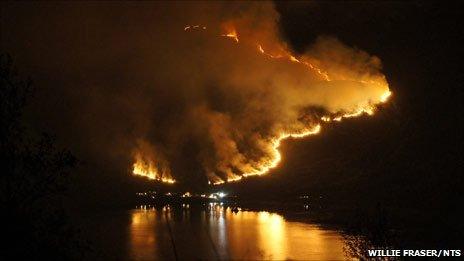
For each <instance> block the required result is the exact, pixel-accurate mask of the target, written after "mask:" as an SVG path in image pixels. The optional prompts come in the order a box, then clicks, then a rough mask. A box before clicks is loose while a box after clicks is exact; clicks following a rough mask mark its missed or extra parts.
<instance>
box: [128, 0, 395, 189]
mask: <svg viewBox="0 0 464 261" xmlns="http://www.w3.org/2000/svg"><path fill="white" fill-rule="evenodd" d="M215 8H217V9H216V10H215ZM215 8H214V7H210V9H209V12H212V15H208V16H209V17H208V19H207V21H204V19H202V18H201V17H202V15H204V13H203V12H201V11H199V10H197V9H201V8H198V7H197V8H194V11H195V12H193V13H189V14H190V19H191V21H189V23H188V24H187V25H186V26H185V27H183V30H181V28H180V27H178V28H176V27H171V28H170V29H173V30H176V29H177V31H178V32H172V34H173V35H177V34H178V33H179V32H180V33H182V35H178V36H176V37H175V39H170V40H169V41H166V43H167V44H168V45H169V47H168V48H167V49H166V50H163V53H159V54H158V55H159V56H157V58H158V59H160V60H162V61H168V62H166V63H165V64H164V63H163V64H162V65H161V66H162V67H161V68H158V70H156V71H154V72H153V74H154V75H157V77H156V79H155V82H153V84H154V86H153V88H154V90H155V89H158V91H160V90H161V89H163V88H166V86H171V87H169V88H170V91H169V92H170V96H171V97H169V99H168V100H164V99H156V98H155V99H156V100H155V101H154V102H155V103H157V104H162V107H164V108H165V109H167V110H168V111H167V112H166V113H165V114H161V115H159V117H158V118H156V119H155V120H153V118H148V119H147V120H148V121H149V120H150V119H151V120H153V123H154V126H152V128H149V129H147V131H146V133H143V134H142V137H141V138H142V139H143V140H144V141H145V142H146V143H149V144H158V143H160V144H162V146H160V147H158V146H157V148H156V149H155V150H156V151H157V154H158V155H159V156H158V157H155V156H153V157H148V156H147V158H145V159H142V158H141V157H140V156H136V159H135V160H136V164H141V163H142V164H145V165H149V164H154V165H159V167H158V169H159V170H158V171H156V170H155V169H152V170H151V177H152V178H155V179H162V178H168V179H172V178H173V176H174V178H175V179H179V180H182V179H183V177H185V176H188V175H197V174H198V173H192V171H191V170H190V169H182V168H177V170H176V171H171V172H169V171H165V170H163V171H162V169H166V168H168V167H166V166H167V165H168V164H167V163H163V162H165V161H167V162H170V165H173V166H182V165H183V162H182V161H194V162H195V163H194V164H193V165H197V166H201V168H200V169H199V170H198V172H200V173H202V174H203V175H205V176H206V177H207V179H208V180H209V182H211V183H213V184H219V183H222V182H224V181H229V182H231V181H236V180H240V179H241V178H242V177H244V176H245V177H246V176H251V175H261V174H265V173H266V172H267V171H268V170H269V169H270V168H273V167H275V166H276V165H277V164H278V162H279V161H280V154H279V152H278V150H277V148H278V145H279V144H280V141H281V140H282V139H284V138H287V137H302V136H306V135H309V134H314V133H317V132H318V131H319V129H320V123H321V122H322V121H331V120H332V119H333V120H340V119H341V118H343V117H353V116H358V115H360V114H362V113H368V114H372V113H373V111H374V109H375V105H376V104H378V103H381V102H383V101H384V99H385V97H384V96H385V95H389V92H388V84H387V82H386V80H385V77H384V76H383V75H382V74H381V73H380V67H381V64H380V60H379V59H378V58H376V57H373V56H370V55H368V54H367V53H365V52H363V51H360V50H356V49H353V48H350V47H348V46H346V45H344V44H343V43H341V42H340V41H338V40H337V39H335V38H330V37H320V38H318V39H317V41H316V42H315V43H314V44H313V45H312V46H310V47H309V48H308V50H307V52H306V53H305V54H304V55H302V56H301V57H295V56H294V55H293V54H292V52H291V50H290V49H289V47H288V45H287V44H286V43H285V41H283V39H282V38H281V37H280V36H279V33H278V20H279V16H278V13H277V12H276V11H275V9H274V7H273V5H272V3H269V2H266V3H233V4H231V3H227V4H221V5H219V6H216V7H215ZM211 9H213V10H211ZM181 10H182V11H184V9H183V8H181ZM196 12H198V13H196ZM209 14H211V13H209ZM161 41H163V39H161ZM172 106H174V107H175V108H171V107H172ZM173 110H175V111H176V113H172V111H173ZM147 116H148V115H147ZM158 126H160V129H161V130H162V133H159V132H158V131H156V130H154V129H157V128H158ZM153 128H154V129H153ZM186 146H188V147H190V149H189V150H188V152H187V153H185V149H186V148H185V147H186ZM150 151H151V150H149V151H148V152H145V150H144V149H143V148H141V147H137V148H136V149H135V154H136V155H152V154H153V153H151V152H150ZM179 153H180V154H181V155H180V156H179ZM175 160H180V161H181V162H175ZM170 173H172V174H173V176H171V174H170ZM136 174H137V173H136ZM138 174H141V175H144V173H138Z"/></svg>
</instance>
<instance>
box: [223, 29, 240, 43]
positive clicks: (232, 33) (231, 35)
mask: <svg viewBox="0 0 464 261" xmlns="http://www.w3.org/2000/svg"><path fill="white" fill-rule="evenodd" d="M221 36H224V37H229V38H231V39H233V40H234V41H235V42H237V43H238V34H237V31H236V30H235V28H231V29H230V30H229V32H227V33H225V34H222V35H221Z"/></svg>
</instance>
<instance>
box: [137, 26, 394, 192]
mask: <svg viewBox="0 0 464 261" xmlns="http://www.w3.org/2000/svg"><path fill="white" fill-rule="evenodd" d="M194 29H203V30H205V29H206V27H205V26H200V25H193V26H192V25H187V26H185V27H184V31H188V30H194ZM224 29H225V32H224V33H223V34H221V35H220V36H222V37H227V38H230V39H231V40H233V41H235V42H236V43H239V42H240V40H239V34H238V32H237V30H236V29H235V27H233V26H231V25H230V24H228V25H227V27H226V28H224ZM245 44H246V43H245ZM253 44H254V46H256V47H257V51H258V52H259V53H261V54H262V55H264V56H266V57H268V58H270V59H286V60H288V61H290V62H294V63H298V64H301V65H303V66H305V67H306V68H307V69H308V70H310V71H312V72H315V73H316V74H317V75H319V77H320V79H321V80H322V81H328V82H330V81H332V80H333V79H332V78H334V80H350V79H344V78H343V77H340V75H331V76H332V77H330V76H329V72H328V71H325V70H323V69H321V68H319V67H318V66H317V65H316V64H317V61H310V60H309V59H310V58H308V57H304V58H297V57H295V56H294V55H292V54H291V52H290V51H289V50H287V49H286V48H285V47H282V46H280V47H279V48H278V50H277V51H276V50H272V51H267V50H265V48H264V47H263V45H261V44H260V43H253ZM303 59H304V60H303ZM358 82H360V83H363V84H373V85H380V86H382V87H385V89H386V91H385V92H383V93H382V94H381V95H380V96H379V97H378V100H376V101H370V102H369V103H366V104H363V105H360V106H359V107H357V108H353V109H352V110H350V111H345V112H344V113H342V114H341V113H339V112H337V113H332V114H330V113H329V114H328V115H323V116H321V117H320V118H319V120H320V122H321V123H322V122H332V121H337V122H338V121H341V120H342V119H345V118H353V117H358V116H360V115H363V114H367V115H373V114H374V113H375V109H376V105H377V104H379V103H385V102H387V101H388V99H389V98H390V97H391V95H392V92H391V91H390V90H389V89H388V84H386V83H385V82H382V81H381V80H380V81H378V82H375V81H363V80H358ZM320 131H321V124H316V125H312V126H309V127H306V128H303V129H302V130H296V131H292V132H282V133H279V134H277V135H276V136H275V137H272V138H270V140H269V144H270V155H269V156H267V157H265V158H263V159H261V160H260V161H259V162H258V163H256V164H257V166H253V167H251V168H250V169H251V170H249V171H248V172H246V173H243V174H242V175H236V174H228V177H227V178H225V179H222V178H220V177H219V176H217V175H215V174H214V173H210V175H208V179H209V181H208V184H212V185H220V184H224V183H226V182H228V183H230V182H238V181H240V180H242V179H243V178H246V177H250V176H261V175H265V174H267V173H269V171H270V170H271V169H273V168H275V167H277V166H278V164H279V163H280V162H281V160H282V155H281V153H280V151H279V147H280V144H281V142H282V141H283V140H286V139H289V138H294V139H297V138H304V137H307V136H310V135H316V134H318V133H319V132H320ZM148 162H149V163H147V162H146V161H144V160H142V158H141V157H138V158H137V159H136V162H135V163H134V165H133V174H134V175H139V176H144V177H147V178H149V179H152V180H157V181H160V182H164V183H171V184H172V183H175V180H174V179H172V178H171V177H170V175H169V174H168V175H167V174H166V173H163V174H161V173H160V171H159V169H158V168H157V167H156V166H155V165H154V164H153V163H152V162H151V161H148Z"/></svg>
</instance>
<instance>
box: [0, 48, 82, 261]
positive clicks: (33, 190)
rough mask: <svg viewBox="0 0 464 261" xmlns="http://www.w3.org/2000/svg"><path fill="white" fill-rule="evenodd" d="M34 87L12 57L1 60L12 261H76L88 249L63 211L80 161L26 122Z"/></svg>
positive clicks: (4, 215)
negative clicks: (70, 178) (28, 260)
mask: <svg viewBox="0 0 464 261" xmlns="http://www.w3.org/2000/svg"><path fill="white" fill-rule="evenodd" d="M32 91H33V90H32V84H31V81H29V80H26V81H25V80H21V79H20V78H19V77H18V76H17V73H16V71H15V69H14V67H13V65H12V59H11V58H10V57H9V56H7V55H1V56H0V158H1V162H2V163H1V164H2V166H1V171H0V172H1V176H0V201H1V203H0V205H1V208H2V210H1V211H0V212H1V214H0V215H1V222H2V223H1V224H2V227H3V229H2V237H3V239H4V240H3V243H2V244H0V245H1V246H2V248H3V249H2V250H1V251H0V259H1V256H3V257H5V258H9V259H14V260H18V259H22V258H33V259H41V258H47V259H50V258H53V259H76V258H80V257H81V253H83V252H84V251H83V244H81V243H80V241H79V240H77V236H76V231H75V230H74V229H73V228H72V227H71V226H70V225H69V221H68V219H67V218H66V215H65V213H64V210H63V207H62V203H61V200H62V195H63V193H62V192H63V191H64V190H65V188H66V182H67V177H68V176H69V174H70V171H71V170H72V169H73V168H74V167H75V165H76V159H75V157H74V156H73V155H72V154H71V153H70V152H69V151H67V150H59V149H57V148H56V146H55V142H54V139H53V137H51V136H50V135H47V134H44V133H36V132H35V131H34V130H33V129H32V128H29V127H28V126H27V124H26V123H25V122H24V116H23V114H24V108H25V105H26V101H27V99H28V98H30V97H31V96H32Z"/></svg>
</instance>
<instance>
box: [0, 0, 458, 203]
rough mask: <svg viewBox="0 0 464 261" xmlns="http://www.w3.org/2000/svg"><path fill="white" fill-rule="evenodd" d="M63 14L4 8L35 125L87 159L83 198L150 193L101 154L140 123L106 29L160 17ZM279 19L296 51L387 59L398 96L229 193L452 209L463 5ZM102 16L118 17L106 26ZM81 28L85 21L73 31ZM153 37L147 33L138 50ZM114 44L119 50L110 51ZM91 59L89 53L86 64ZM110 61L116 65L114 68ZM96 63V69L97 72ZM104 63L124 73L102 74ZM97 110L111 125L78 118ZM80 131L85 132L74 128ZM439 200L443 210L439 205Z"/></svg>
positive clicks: (320, 10)
mask: <svg viewBox="0 0 464 261" xmlns="http://www.w3.org/2000/svg"><path fill="white" fill-rule="evenodd" d="M64 5H66V4H63V3H61V4H56V5H55V4H51V3H47V4H41V3H3V4H2V10H1V22H2V23H1V49H2V52H3V51H4V52H7V53H9V54H11V55H12V57H13V58H14V60H15V64H16V66H17V67H18V69H19V71H20V74H21V75H27V76H30V77H31V78H32V79H33V80H34V83H35V86H36V87H37V88H38V91H37V94H36V98H35V99H34V101H33V102H32V104H31V113H30V115H29V118H30V121H31V123H32V124H33V125H34V126H35V127H36V128H37V129H44V130H47V131H50V132H52V133H55V134H56V136H57V138H58V140H59V141H60V144H61V145H63V146H66V147H70V148H71V149H72V150H73V151H75V153H76V154H77V156H78V157H79V158H80V159H81V160H82V166H81V167H80V168H79V170H78V174H79V175H80V176H78V177H76V178H75V179H76V180H75V187H76V190H78V191H79V192H80V193H82V192H88V193H89V194H91V195H97V194H106V195H117V196H120V197H123V196H124V195H125V194H124V192H126V191H127V192H132V191H133V190H134V189H138V188H140V187H141V186H147V182H145V181H143V180H140V179H134V178H133V177H132V176H130V175H128V173H127V172H128V169H124V168H127V166H129V165H130V162H126V161H124V160H122V161H119V160H120V156H119V155H120V154H121V153H124V151H126V150H128V149H129V145H127V144H124V143H123V145H124V146H122V147H118V148H111V147H110V148H108V149H105V150H101V149H98V148H99V147H100V146H108V144H112V142H111V140H103V141H102V140H98V139H105V137H107V139H110V137H111V138H114V135H113V133H112V131H113V128H118V129H121V128H124V127H123V126H124V124H126V123H127V122H128V121H129V122H130V121H131V119H126V118H124V115H125V113H123V112H121V111H118V109H119V108H122V107H118V106H115V107H113V106H112V104H111V103H113V102H115V101H116V102H117V103H124V101H123V100H118V99H116V100H115V98H114V97H112V96H111V95H112V93H113V90H112V88H116V89H119V88H125V85H124V83H126V82H130V80H131V75H113V74H112V70H117V71H120V69H121V68H124V66H125V65H126V63H127V62H130V59H129V58H128V57H125V55H130V52H124V53H122V55H121V54H120V53H118V48H126V47H127V48H130V46H125V44H124V43H123V42H120V41H121V40H122V39H118V38H117V37H116V38H114V39H113V38H112V37H115V36H114V35H112V34H111V32H112V31H111V30H110V29H108V30H106V28H108V27H111V26H112V24H111V22H110V21H119V22H118V24H117V25H118V28H119V30H127V33H128V37H131V36H130V34H131V33H138V32H140V31H143V30H146V28H139V27H136V28H135V27H134V28H133V27H131V26H134V25H133V24H132V23H131V22H130V21H127V20H126V19H128V20H130V18H131V15H134V13H137V12H139V14H140V19H147V21H146V22H147V24H149V23H150V22H149V21H148V19H149V18H150V17H151V15H153V14H150V13H148V11H147V10H145V9H144V8H141V7H139V6H137V5H136V4H129V3H127V4H122V3H121V4H108V5H109V6H105V4H101V5H96V6H94V7H93V8H90V9H89V8H88V6H87V5H89V4H88V3H84V4H82V6H79V4H77V3H74V4H73V6H74V7H73V8H64V9H63V6H64ZM86 6H87V7H86ZM126 9H127V11H126ZM276 9H277V11H278V12H279V13H280V15H281V18H280V30H281V33H282V35H283V36H284V38H286V39H288V41H289V43H291V46H292V47H293V48H294V50H296V51H297V52H303V51H304V50H305V48H306V47H307V46H308V45H310V44H311V43H312V42H313V41H314V40H315V39H316V37H317V36H319V35H332V36H336V37H337V38H339V39H340V40H341V41H343V42H344V43H346V44H347V45H349V46H354V47H357V48H359V49H362V50H366V51H368V52H369V53H371V54H374V55H376V56H378V57H380V58H381V60H382V63H383V72H384V73H385V75H386V77H387V79H388V81H389V83H390V88H391V90H392V91H393V93H394V96H393V98H392V100H391V101H390V102H389V103H388V104H386V105H385V106H383V107H382V108H381V109H380V111H379V112H378V113H377V114H376V115H375V116H374V117H361V118H357V119H351V120H347V121H344V122H342V123H339V124H334V125H331V126H326V127H325V129H324V131H323V132H322V133H321V134H320V135H318V136H314V137H310V138H307V139H305V140H298V141H295V142H294V141H288V142H286V143H285V144H283V145H282V148H281V150H282V152H283V153H282V154H283V162H282V164H281V165H280V166H279V167H278V168H277V169H275V170H273V171H272V174H271V175H269V176H266V177H264V178H261V179H254V178H252V179H250V180H247V181H245V182H243V183H240V184H235V185H234V186H232V187H230V188H228V189H229V190H232V189H234V190H237V191H242V190H243V191H254V192H255V193H251V195H255V194H256V195H257V194H259V193H261V192H269V191H272V192H273V193H272V194H274V195H280V194H281V193H293V192H300V191H301V192H303V191H318V192H320V193H324V194H333V195H334V197H336V196H337V195H339V196H340V197H342V196H343V195H348V194H349V195H353V198H357V197H363V194H364V193H359V191H363V192H365V193H367V194H369V195H372V197H378V198H382V199H388V200H392V201H394V202H396V201H395V200H398V198H402V197H403V196H404V195H409V196H408V197H409V198H410V199H411V201H412V202H419V201H422V199H423V196H422V195H424V194H425V192H426V191H427V192H428V193H430V194H435V195H443V198H444V199H446V198H447V197H452V196H454V195H456V194H457V191H458V188H459V186H461V185H462V174H461V172H462V162H463V159H462V133H463V130H462V112H463V108H462V103H463V102H462V101H463V95H462V93H463V90H462V72H461V70H460V67H461V63H462V56H461V48H462V47H461V46H460V44H459V42H458V39H459V38H460V37H461V34H462V28H460V27H459V26H458V24H459V23H458V22H459V20H460V19H459V18H460V16H461V17H462V10H463V5H462V4H453V3H440V2H426V3H425V2H424V3H423V2H407V3H406V2H379V3H376V2H353V3H342V2H328V3H287V2H285V3H284V2H282V3H276ZM63 10H67V11H69V12H70V13H66V12H62V11H63ZM89 10H90V11H89ZM84 11H85V15H84V14H83V12H84ZM101 12H104V13H106V14H107V16H108V17H110V18H108V17H106V19H103V18H101V17H99V16H98V14H99V13H101ZM159 15H162V14H159ZM57 17H58V18H59V19H57ZM76 17H79V18H81V19H82V20H79V21H75V20H70V19H74V18H76ZM60 19H62V20H60ZM57 21H64V22H62V23H61V22H59V23H57ZM121 21H125V22H121ZM62 28H66V30H62ZM150 37H151V35H150V34H149V33H147V35H145V38H144V37H142V38H138V39H136V41H146V40H152V39H151V38H150ZM41 39H44V41H41ZM76 39H78V41H79V45H77V47H76V45H75V43H73V41H76ZM93 39H97V41H93ZM99 39H100V40H101V42H99ZM48 40H55V41H48ZM111 41H114V42H115V46H104V45H103V44H104V43H107V42H111ZM70 46H71V47H70ZM86 49H88V50H91V52H89V53H81V52H82V50H86ZM57 50H58V51H57ZM99 50H101V52H99ZM68 55H69V57H72V59H67V58H66V57H68ZM112 55H114V56H117V57H118V59H116V60H115V59H109V57H110V56H112ZM118 55H119V56H118ZM95 60H97V61H98V63H97V64H96V65H93V64H91V63H89V61H95ZM106 60H108V61H113V62H114V61H118V62H117V63H112V64H106V66H105V67H104V68H101V67H97V66H100V65H102V64H104V62H102V61H106ZM96 70H98V71H99V73H100V74H101V75H106V76H105V77H103V78H102V79H105V82H104V83H102V82H98V81H97V82H95V81H94V79H92V77H91V75H92V74H93V72H95V71H96ZM81 83H88V86H92V85H102V84H106V85H107V86H108V87H106V88H107V93H108V95H109V96H110V97H111V98H108V97H106V96H99V93H93V94H92V91H93V89H92V88H91V87H82V86H83V85H82V84H81ZM57 86H59V87H57ZM81 88H82V89H81ZM81 93H90V94H91V95H79V94H81ZM109 100H111V102H109ZM95 103H98V104H97V105H98V106H96V107H98V108H99V109H100V110H102V112H100V113H103V114H104V115H107V119H108V121H104V122H101V121H99V118H98V117H94V112H92V111H85V110H81V109H80V108H82V107H81V106H80V105H82V104H92V105H95ZM92 108H95V106H92ZM143 109H147V108H143ZM147 110H149V108H148V109H147ZM137 112H139V111H137ZM77 122H79V124H77ZM81 124H84V125H85V126H86V127H87V128H84V129H76V128H75V127H76V126H82V125H81ZM115 126H116V127H115ZM86 132H90V133H86ZM92 132H94V133H95V135H92ZM127 132H129V130H127ZM89 137H90V138H89ZM91 137H95V139H92V138H91ZM125 146H127V147H125ZM405 184H408V185H405ZM453 193H454V194H453ZM354 194H356V195H354ZM427 197H428V196H427ZM432 198H434V199H436V200H441V196H437V197H435V196H434V197H432ZM437 198H439V199H437Z"/></svg>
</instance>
